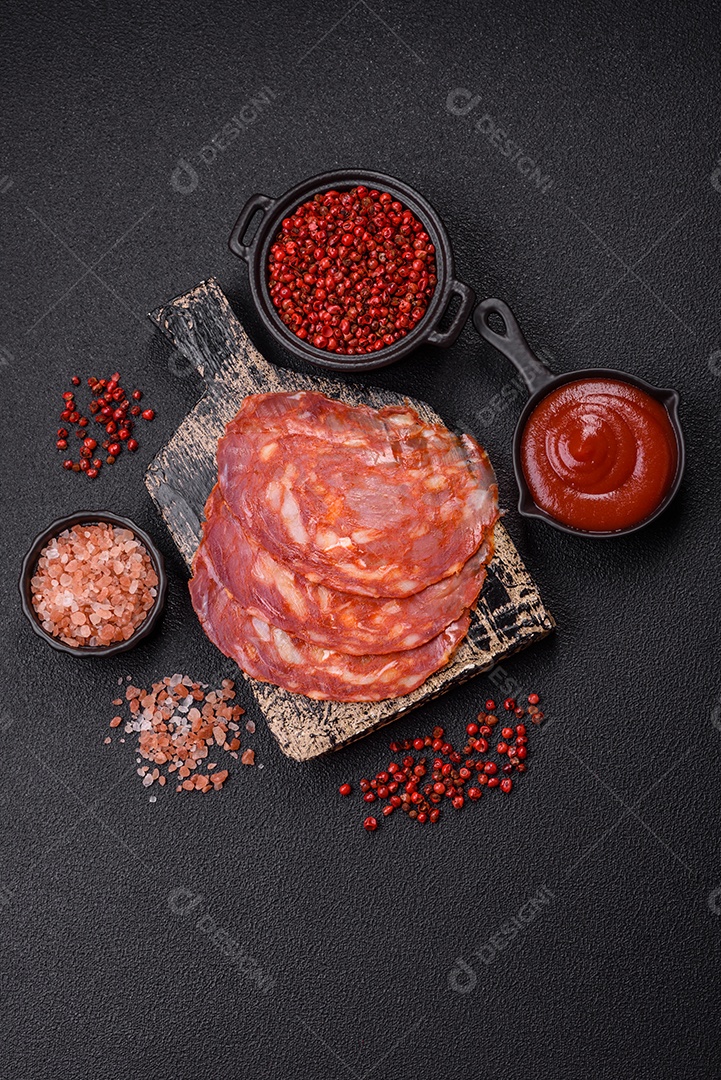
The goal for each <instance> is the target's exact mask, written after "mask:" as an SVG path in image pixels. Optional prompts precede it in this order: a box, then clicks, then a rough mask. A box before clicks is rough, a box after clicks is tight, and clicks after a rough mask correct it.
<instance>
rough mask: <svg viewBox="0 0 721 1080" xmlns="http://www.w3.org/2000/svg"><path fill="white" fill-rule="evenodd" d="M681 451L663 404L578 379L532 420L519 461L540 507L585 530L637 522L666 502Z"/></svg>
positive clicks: (634, 391)
mask: <svg viewBox="0 0 721 1080" xmlns="http://www.w3.org/2000/svg"><path fill="white" fill-rule="evenodd" d="M677 460H678V447H677V443H676V436H675V434H674V430H673V427H672V425H671V421H670V420H669V416H668V413H667V411H666V409H665V408H664V406H663V405H662V404H661V403H660V402H658V401H656V400H654V398H652V397H650V396H649V395H648V394H646V393H645V392H644V391H643V390H639V388H638V387H636V386H633V385H632V384H631V383H627V382H622V381H620V380H616V379H608V378H599V379H578V380H577V381H575V382H570V383H565V384H564V385H563V386H560V387H559V388H558V389H556V390H553V391H551V393H549V394H547V395H546V397H544V398H543V399H542V400H541V401H540V402H539V403H538V405H537V406H536V408H535V409H534V410H533V412H532V413H531V415H530V416H529V418H528V420H527V422H526V426H525V428H524V430H523V436H522V439H521V464H522V467H523V473H524V475H525V478H526V482H527V484H528V487H529V489H530V492H531V495H532V496H533V499H534V502H535V503H536V505H537V506H539V507H540V508H541V509H542V510H545V511H546V513H547V514H550V515H551V517H553V518H555V519H556V521H559V522H561V523H562V524H564V525H568V526H570V527H571V528H573V529H579V530H581V531H583V532H616V531H618V530H619V529H626V528H629V527H630V526H632V525H637V524H639V523H640V522H642V521H643V520H644V519H645V518H647V517H648V516H649V515H650V514H652V513H653V511H654V510H655V509H656V508H657V506H659V504H660V503H661V502H662V501H663V499H664V497H665V495H666V493H667V492H668V490H669V488H670V487H671V484H672V483H673V479H674V476H675V473H676V464H677Z"/></svg>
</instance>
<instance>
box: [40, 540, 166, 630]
mask: <svg viewBox="0 0 721 1080" xmlns="http://www.w3.org/2000/svg"><path fill="white" fill-rule="evenodd" d="M157 585H158V577H157V574H156V573H155V568H154V567H153V563H152V560H151V558H150V556H149V555H148V552H147V551H146V549H145V547H144V546H143V544H141V542H140V541H139V540H138V539H137V538H136V537H135V536H134V535H133V533H132V532H130V530H129V529H122V528H119V527H118V526H115V525H110V524H107V523H103V522H99V523H98V524H97V525H74V526H73V528H72V529H66V530H65V531H64V532H62V533H60V535H59V536H56V537H55V538H54V539H52V540H50V541H49V542H48V544H47V545H46V547H45V548H44V549H43V551H42V552H41V554H40V559H39V560H38V565H37V569H36V570H35V574H34V576H33V578H32V580H31V586H32V599H33V607H34V608H35V612H36V614H37V616H38V618H39V620H40V623H41V625H42V627H43V629H44V630H46V631H47V632H48V633H49V634H52V635H53V637H57V638H59V639H60V640H61V641H63V642H64V643H65V644H66V645H71V646H76V647H77V646H78V645H89V646H97V645H112V644H114V643H115V642H118V641H127V640H128V639H129V638H131V637H132V636H133V634H134V633H135V631H136V630H137V628H138V627H139V626H140V624H141V623H142V622H143V621H144V620H145V618H146V617H147V614H148V612H149V611H150V609H151V608H152V607H153V605H154V603H155V598H156V596H157Z"/></svg>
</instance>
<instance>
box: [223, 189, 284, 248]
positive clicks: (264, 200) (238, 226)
mask: <svg viewBox="0 0 721 1080" xmlns="http://www.w3.org/2000/svg"><path fill="white" fill-rule="evenodd" d="M276 202H277V199H271V198H270V196H269V195H261V194H260V193H257V194H255V195H251V196H250V198H249V199H248V201H247V203H246V204H245V206H244V207H243V209H242V210H241V211H240V216H239V218H238V220H237V221H236V223H235V225H234V226H233V231H232V232H231V234H230V238H229V239H228V247H229V248H230V250H231V251H232V252H233V254H234V255H237V256H238V258H240V259H245V261H246V262H247V261H248V259H249V257H250V253H251V251H252V249H253V245H254V244H255V239H253V240H251V242H250V243H249V244H244V243H243V237H244V235H245V232H246V230H247V228H248V226H249V225H250V221H251V218H252V217H253V215H254V214H255V212H256V211H257V210H260V211H261V213H263V214H265V212H266V210H270V208H271V206H274V205H275V203H276ZM255 235H256V236H257V235H258V231H257V229H256V233H255Z"/></svg>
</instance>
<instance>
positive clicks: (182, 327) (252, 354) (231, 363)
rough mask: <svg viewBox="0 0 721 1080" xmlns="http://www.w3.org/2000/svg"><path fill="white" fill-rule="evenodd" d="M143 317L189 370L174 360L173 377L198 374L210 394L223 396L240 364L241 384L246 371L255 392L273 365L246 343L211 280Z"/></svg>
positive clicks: (269, 376)
mask: <svg viewBox="0 0 721 1080" xmlns="http://www.w3.org/2000/svg"><path fill="white" fill-rule="evenodd" d="M148 317H149V318H150V319H152V321H153V322H154V323H155V325H156V326H157V327H158V328H159V330H160V331H161V332H162V333H163V334H164V335H165V337H166V338H168V340H169V341H171V342H172V344H173V345H174V346H175V348H176V349H177V350H178V352H179V353H180V355H181V357H182V361H184V362H185V364H187V365H188V367H187V369H186V368H183V366H182V361H181V362H180V363H179V362H178V359H177V358H176V359H175V360H174V361H172V362H171V365H172V364H174V368H173V370H175V373H176V374H179V375H180V374H187V372H188V371H190V370H195V371H197V372H198V373H199V374H200V375H201V376H202V378H203V379H204V381H205V383H206V385H207V388H208V392H209V393H210V394H213V393H214V392H218V393H221V392H225V389H224V388H226V387H227V383H228V382H229V381H232V380H234V379H237V378H238V374H239V370H240V366H241V364H242V366H243V368H244V369H245V372H246V378H247V371H248V369H250V370H251V371H252V372H253V373H254V376H255V377H256V378H257V382H258V387H259V388H262V387H264V386H266V385H267V384H268V381H269V380H270V379H271V378H272V376H273V368H272V365H271V364H269V363H268V361H267V360H265V359H264V358H263V357H262V356H261V355H260V353H259V352H258V350H257V349H256V348H255V346H254V345H253V343H252V342H251V340H250V338H249V337H248V335H247V334H246V332H245V330H244V329H243V327H242V325H241V323H240V322H239V320H238V319H237V318H236V316H235V313H234V312H233V309H232V308H231V306H230V303H229V302H228V298H227V297H226V296H225V294H224V293H223V291H222V289H221V288H220V286H219V284H218V282H217V281H216V279H215V278H208V280H207V281H202V282H201V283H200V285H198V286H196V288H194V289H192V290H191V292H189V293H185V295H183V296H176V297H175V299H174V300H171V301H170V303H168V304H164V305H163V306H162V307H160V308H156V310H155V311H151V312H150V314H149V316H148Z"/></svg>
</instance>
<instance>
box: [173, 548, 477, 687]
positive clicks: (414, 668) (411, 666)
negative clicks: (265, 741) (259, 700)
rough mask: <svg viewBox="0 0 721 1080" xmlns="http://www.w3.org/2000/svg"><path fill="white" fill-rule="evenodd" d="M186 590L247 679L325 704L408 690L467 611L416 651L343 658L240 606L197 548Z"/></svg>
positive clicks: (457, 635)
mask: <svg viewBox="0 0 721 1080" xmlns="http://www.w3.org/2000/svg"><path fill="white" fill-rule="evenodd" d="M190 594H191V598H192V601H193V606H194V607H195V610H196V613H197V615H198V618H199V619H200V621H201V623H202V625H203V628H204V630H205V632H206V634H207V635H208V637H209V638H210V640H211V641H213V642H214V643H215V645H217V647H218V648H219V649H220V650H221V652H223V653H225V655H226V656H229V657H231V659H233V660H235V662H236V663H237V664H238V665H239V667H241V668H242V669H243V671H245V672H246V673H247V674H248V675H251V676H253V678H256V679H261V680H262V681H264V682H271V683H275V684H276V685H278V686H281V687H283V688H284V689H285V690H290V691H291V692H292V693H296V694H305V695H306V697H311V698H316V699H318V700H326V699H330V700H332V701H382V700H384V699H385V698H394V697H400V696H402V695H403V694H409V693H410V692H411V691H412V690H415V689H416V687H418V686H420V685H421V683H423V682H425V680H426V679H427V678H428V676H429V675H431V674H432V673H433V672H434V671H437V670H438V669H439V668H441V667H443V666H444V665H445V664H446V663H447V662H448V660H449V659H450V657H451V655H452V654H453V652H454V650H455V649H456V648H457V646H458V645H459V643H460V642H461V641H462V640H463V638H464V637H465V635H466V632H467V630H468V625H469V621H470V620H469V616H468V614H467V613H466V614H464V615H463V616H462V617H461V618H460V619H458V620H457V621H456V622H454V623H452V624H451V625H450V626H448V627H446V629H445V630H444V631H443V632H442V633H441V634H439V635H438V636H437V637H435V638H433V639H432V640H431V641H429V642H427V643H426V644H425V645H421V646H419V647H418V648H417V649H409V650H407V651H406V652H396V653H388V654H386V655H382V656H349V655H347V654H346V653H339V652H334V651H332V650H330V649H321V648H319V647H318V646H316V645H311V644H310V643H309V642H307V641H303V640H302V639H301V638H297V637H294V636H292V635H291V634H287V633H286V632H285V631H284V630H280V629H278V628H277V627H274V626H272V625H270V624H269V623H267V622H265V621H264V620H263V619H260V618H258V617H257V616H253V615H249V614H248V612H246V611H244V610H243V608H242V607H241V606H240V604H239V603H238V601H237V600H236V599H235V598H234V597H233V595H232V593H230V592H229V591H228V589H226V588H225V587H224V586H223V585H222V584H221V582H220V581H219V579H218V577H217V574H216V573H215V571H214V570H213V567H212V564H211V563H210V560H209V559H208V558H207V556H206V554H205V552H204V551H202V550H200V551H199V552H198V554H197V555H196V559H195V575H194V577H193V579H192V581H191V582H190Z"/></svg>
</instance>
